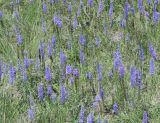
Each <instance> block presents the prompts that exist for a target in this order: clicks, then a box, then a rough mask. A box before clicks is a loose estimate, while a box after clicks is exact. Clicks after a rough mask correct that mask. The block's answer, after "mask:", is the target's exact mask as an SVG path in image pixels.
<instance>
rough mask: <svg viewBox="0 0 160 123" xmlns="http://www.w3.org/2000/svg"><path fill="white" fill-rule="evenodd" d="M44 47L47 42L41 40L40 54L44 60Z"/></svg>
mask: <svg viewBox="0 0 160 123" xmlns="http://www.w3.org/2000/svg"><path fill="white" fill-rule="evenodd" d="M44 48H45V44H44V43H43V42H40V47H39V51H40V56H41V59H42V60H44V56H45V55H44Z"/></svg>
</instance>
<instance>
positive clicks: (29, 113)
mask: <svg viewBox="0 0 160 123" xmlns="http://www.w3.org/2000/svg"><path fill="white" fill-rule="evenodd" d="M34 117H35V114H34V112H33V110H32V109H31V108H30V109H28V118H29V120H31V121H33V120H34Z"/></svg>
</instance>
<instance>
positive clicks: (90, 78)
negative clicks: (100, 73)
mask: <svg viewBox="0 0 160 123" xmlns="http://www.w3.org/2000/svg"><path fill="white" fill-rule="evenodd" d="M86 78H87V79H89V80H92V79H93V75H92V73H91V72H88V73H87V74H86Z"/></svg>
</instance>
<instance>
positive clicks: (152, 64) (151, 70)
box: [149, 58, 155, 76]
mask: <svg viewBox="0 0 160 123" xmlns="http://www.w3.org/2000/svg"><path fill="white" fill-rule="evenodd" d="M149 64H150V67H149V68H150V69H149V71H150V75H151V76H153V75H154V73H155V72H154V69H155V68H154V59H153V58H152V59H151V60H150V62H149Z"/></svg>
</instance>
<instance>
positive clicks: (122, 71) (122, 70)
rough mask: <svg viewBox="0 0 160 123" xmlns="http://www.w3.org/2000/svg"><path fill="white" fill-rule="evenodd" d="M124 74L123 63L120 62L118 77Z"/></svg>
mask: <svg viewBox="0 0 160 123" xmlns="http://www.w3.org/2000/svg"><path fill="white" fill-rule="evenodd" d="M124 75H125V69H124V65H123V64H121V65H120V67H119V77H120V78H123V77H124Z"/></svg>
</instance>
